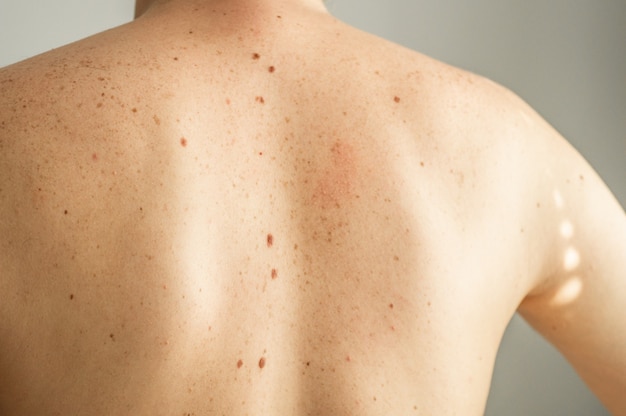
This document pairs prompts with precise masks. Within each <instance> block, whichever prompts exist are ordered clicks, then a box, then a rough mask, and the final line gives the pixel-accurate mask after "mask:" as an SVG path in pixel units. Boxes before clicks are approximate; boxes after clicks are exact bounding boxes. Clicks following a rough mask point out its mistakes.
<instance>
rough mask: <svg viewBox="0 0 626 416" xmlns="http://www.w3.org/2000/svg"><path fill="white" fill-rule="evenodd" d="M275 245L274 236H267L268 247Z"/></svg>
mask: <svg viewBox="0 0 626 416" xmlns="http://www.w3.org/2000/svg"><path fill="white" fill-rule="evenodd" d="M273 245H274V236H273V235H272V234H268V235H267V247H272V246H273Z"/></svg>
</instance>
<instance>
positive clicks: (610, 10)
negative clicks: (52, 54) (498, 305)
mask: <svg viewBox="0 0 626 416" xmlns="http://www.w3.org/2000/svg"><path fill="white" fill-rule="evenodd" d="M328 7H329V10H330V11H331V12H332V13H333V14H334V15H335V16H337V17H339V18H340V19H341V20H344V21H345V22H347V23H350V24H352V25H354V26H356V27H359V28H362V29H364V30H367V31H369V32H372V33H375V34H378V35H380V36H382V37H385V38H387V39H390V40H392V41H395V42H397V43H400V44H402V45H404V46H407V47H409V48H412V49H415V50H418V51H420V52H423V53H426V54H428V55H431V56H433V57H435V58H438V59H441V60H443V61H445V62H448V63H451V64H453V65H456V66H460V67H462V68H465V69H469V70H471V71H474V72H476V73H479V74H481V75H485V76H487V77H489V78H491V79H493V80H495V81H497V82H499V83H501V84H504V85H505V86H507V87H509V88H511V89H512V90H513V91H515V92H517V93H518V94H519V95H521V96H522V97H523V98H524V99H525V100H526V101H528V102H529V103H530V104H531V105H532V106H533V107H534V108H535V109H537V110H538V111H539V112H540V113H541V114H542V115H543V116H544V117H545V118H546V119H547V120H548V121H549V122H550V123H551V124H552V125H554V126H555V127H556V128H557V129H558V130H559V131H560V132H561V133H563V134H564V135H565V137H567V138H568V140H569V141H570V142H571V143H572V144H573V145H574V146H575V147H576V148H577V149H578V150H579V151H580V152H581V153H582V154H583V155H584V156H585V158H586V159H587V160H588V161H589V162H590V163H591V164H592V165H593V166H594V167H595V168H596V170H597V171H598V172H599V173H600V175H601V176H602V177H603V178H604V180H605V181H606V182H607V184H608V185H609V187H610V188H611V189H612V190H613V192H614V193H615V195H616V196H617V197H618V199H619V200H620V201H621V203H622V206H626V1H623V0H472V1H463V0H436V1H435V0H429V1H426V0H329V1H328ZM133 9H134V2H133V0H55V1H49V0H0V67H2V66H5V65H9V64H11V63H13V62H17V61H19V60H22V59H25V58H28V57H30V56H33V55H35V54H38V53H41V52H44V51H47V50H49V49H51V48H54V47H58V46H61V45H63V44H66V43H69V42H72V41H75V40H78V39H80V38H83V37H85V36H88V35H90V34H93V33H96V32H99V31H102V30H105V29H108V28H111V27H114V26H117V25H120V24H123V23H126V22H128V21H130V20H131V18H132V13H133ZM460 347H461V348H462V346H460ZM625 394H626V393H625ZM486 414H487V415H494V416H495V415H506V416H517V415H520V416H521V415H524V416H529V415H538V416H542V415H546V416H548V415H550V416H559V415H568V416H577V415H580V416H582V415H585V416H589V415H608V413H607V412H606V411H605V410H604V409H603V407H602V406H601V405H600V404H599V403H598V402H597V400H596V399H595V398H594V397H593V395H592V394H591V393H590V392H589V391H588V390H587V388H586V387H585V386H584V384H583V383H582V382H581V381H580V380H579V379H578V377H577V376H576V374H575V373H574V372H573V370H572V369H571V368H570V367H569V365H568V364H567V363H566V362H565V361H564V360H563V359H562V358H561V357H560V355H559V354H558V353H557V352H556V351H555V350H554V349H553V348H552V347H551V346H549V345H548V344H547V343H546V342H545V341H543V340H542V339H541V338H539V337H538V336H537V335H536V334H535V333H534V332H533V331H532V330H531V329H529V328H528V326H527V325H526V324H525V323H524V322H523V321H522V320H521V319H519V318H517V317H516V318H514V319H513V321H512V322H511V325H510V326H509V329H508V330H507V333H506V334H505V337H504V340H503V343H502V347H501V349H500V353H499V355H498V360H497V362H496V369H495V373H494V379H493V383H492V390H491V394H490V397H489V402H488V406H487V412H486Z"/></svg>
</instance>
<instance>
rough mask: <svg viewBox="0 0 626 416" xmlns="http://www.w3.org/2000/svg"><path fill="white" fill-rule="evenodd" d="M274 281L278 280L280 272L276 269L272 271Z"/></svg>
mask: <svg viewBox="0 0 626 416" xmlns="http://www.w3.org/2000/svg"><path fill="white" fill-rule="evenodd" d="M272 279H274V280H276V279H278V271H277V270H276V269H272Z"/></svg>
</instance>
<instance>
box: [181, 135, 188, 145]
mask: <svg viewBox="0 0 626 416" xmlns="http://www.w3.org/2000/svg"><path fill="white" fill-rule="evenodd" d="M180 145H181V146H182V147H187V139H185V138H184V137H181V138H180Z"/></svg>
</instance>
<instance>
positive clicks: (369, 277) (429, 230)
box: [0, 2, 552, 414]
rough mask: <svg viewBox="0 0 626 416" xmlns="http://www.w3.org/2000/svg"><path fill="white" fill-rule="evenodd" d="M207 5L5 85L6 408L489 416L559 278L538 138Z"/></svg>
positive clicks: (393, 61) (414, 60) (369, 61)
mask: <svg viewBox="0 0 626 416" xmlns="http://www.w3.org/2000/svg"><path fill="white" fill-rule="evenodd" d="M172 4H173V3H172ZM185 4H186V3H181V6H183V7H180V8H174V7H171V8H170V6H169V5H168V4H167V3H165V4H164V5H162V6H160V7H159V8H155V9H154V10H151V11H150V12H148V14H146V15H145V16H144V17H143V18H141V19H139V20H137V21H136V22H135V23H132V24H130V25H127V26H124V27H121V28H118V29H115V30H113V31H110V32H107V33H105V34H102V35H98V36H96V37H94V38H91V39H88V40H86V41H83V42H81V43H78V44H75V45H72V46H69V47H66V48H64V49H61V50H59V51H56V52H53V53H51V54H47V55H44V56H41V57H39V58H36V59H35V60H31V61H27V62H26V63H23V64H19V65H17V66H14V67H10V68H8V69H6V70H5V71H4V72H3V73H2V79H1V81H0V82H2V83H3V84H2V89H3V97H4V98H3V100H4V102H6V103H8V104H11V105H12V107H14V108H13V109H12V110H14V111H11V112H8V113H7V114H8V116H7V115H5V114H3V115H2V116H3V119H2V121H3V122H4V123H3V125H2V129H3V130H2V131H1V133H0V134H2V136H1V138H2V140H1V141H0V144H1V145H2V147H3V149H2V156H0V157H2V159H1V165H0V166H2V169H3V170H4V171H5V172H7V174H6V175H5V174H3V175H2V178H1V179H0V181H2V182H1V183H0V189H2V190H3V192H2V193H1V194H0V198H1V199H0V209H1V210H2V211H1V212H2V218H11V221H4V222H2V223H1V224H2V234H1V235H2V236H3V237H0V247H2V251H1V252H2V253H3V254H2V255H0V256H1V257H0V264H1V265H2V266H3V267H2V268H1V270H2V275H0V285H2V289H3V292H4V293H10V294H11V296H10V297H9V298H8V300H7V301H6V302H3V304H2V306H0V314H1V318H2V322H3V324H2V325H3V326H2V333H3V336H2V337H1V340H0V368H2V373H3V374H8V377H3V380H2V381H1V382H0V383H4V384H0V394H2V396H0V397H1V401H0V409H2V410H3V411H4V410H6V413H9V414H46V413H55V412H59V413H68V414H80V413H87V414H124V413H134V414H137V413H138V414H247V413H252V414H363V413H364V414H411V413H415V414H453V413H463V414H480V413H481V412H482V409H483V406H484V400H485V399H486V394H487V390H488V387H489V378H490V374H491V370H492V366H493V360H494V358H495V353H496V350H497V347H498V343H499V340H500V337H501V335H502V332H503V331H504V328H505V326H506V324H507V322H508V320H509V319H510V317H511V315H512V314H513V313H514V311H515V309H516V308H517V306H518V305H519V303H520V302H521V301H522V299H523V298H524V297H525V296H526V295H527V294H528V293H529V292H530V291H531V289H533V288H534V287H535V285H536V284H537V281H538V277H539V276H540V275H542V274H543V273H544V272H545V270H544V269H545V268H547V267H548V266H547V265H546V264H545V262H544V260H543V259H535V258H534V257H532V256H531V254H530V252H529V249H528V248H527V241H528V239H530V238H531V237H533V236H535V235H536V234H538V231H537V229H539V228H541V224H540V223H539V222H538V221H537V220H535V219H534V215H535V214H534V213H535V212H536V209H537V207H536V204H539V205H542V206H543V209H549V208H548V203H547V202H545V201H544V200H542V201H540V202H537V201H536V200H534V199H533V200H532V201H530V200H528V199H527V198H526V197H527V196H528V195H529V194H530V193H531V191H530V189H531V185H530V184H526V182H525V180H523V178H522V173H524V172H525V169H526V167H525V166H524V164H523V162H522V161H520V159H517V158H516V156H515V154H516V150H517V149H518V147H516V146H521V145H520V143H519V140H517V139H518V136H519V135H521V134H522V132H524V131H530V130H533V129H534V128H536V127H533V125H534V124H536V123H537V121H535V120H534V119H533V117H535V116H534V115H533V114H532V113H531V112H530V111H529V110H527V109H525V107H522V106H521V104H517V103H516V100H515V98H514V97H512V96H511V95H509V94H508V93H506V92H505V91H502V90H501V89H500V88H499V87H496V86H493V85H491V84H490V83H488V82H487V81H484V80H482V79H480V78H478V77H475V76H472V75H468V74H465V73H463V72H462V71H459V70H455V69H451V68H449V67H446V66H444V65H443V64H440V63H437V62H434V61H432V60H430V59H428V58H425V57H422V56H420V55H417V54H414V53H412V52H408V51H405V50H403V49H401V48H399V47H396V46H392V45H390V44H388V43H385V42H383V41H380V40H377V39H375V38H373V37H370V36H369V35H365V34H362V33H359V32H357V31H354V30H352V29H349V28H347V27H346V26H344V25H342V24H340V23H338V22H336V21H335V20H333V19H332V18H331V17H330V16H328V15H327V14H325V13H323V12H322V11H319V10H313V9H310V8H309V7H303V6H298V5H296V3H293V4H290V5H287V4H283V5H281V7H280V8H274V7H270V6H266V5H264V3H262V2H259V3H258V4H257V6H255V7H252V8H245V7H244V4H243V3H241V4H239V5H238V4H237V3H232V5H229V6H226V5H224V4H218V5H216V6H209V7H205V6H200V5H193V4H192V3H189V7H185ZM5 91H8V92H7V93H6V95H5V94H4V92H5ZM42 92H45V93H42ZM3 105H4V104H3ZM515 106H520V108H524V111H527V113H526V114H525V115H524V114H522V115H519V114H517V113H515V112H514V111H512V110H509V108H515V109H516V110H517V107H515ZM498 117H499V118H500V119H498ZM506 121H508V122H506ZM516 123H517V124H518V125H515V124H516ZM504 126H507V127H506V128H505V127H504ZM510 126H511V127H510ZM537 130H539V128H537ZM505 154H509V156H508V158H509V159H508V160H506V161H507V162H508V163H507V164H506V165H505V164H504V163H501V161H502V160H503V158H504V155H505ZM510 154H513V156H510ZM497 162H500V163H497ZM507 189H508V191H507ZM511 189H514V190H515V191H512V190H511ZM550 191H551V190H550ZM536 192H537V195H536V196H538V197H542V196H543V197H545V199H546V200H547V199H548V197H552V195H551V194H549V193H548V192H547V191H545V192H544V190H541V189H540V190H538V191H536ZM542 193H543V194H542ZM533 196H535V195H534V194H533ZM530 206H532V208H533V210H530V209H529V207H530ZM493 212H498V218H493V215H492V214H493ZM496 236H497V237H498V239H496V238H495V237H496ZM550 243H551V242H550V241H546V242H544V243H540V244H539V246H540V248H541V245H542V244H543V245H545V246H546V247H547V246H548V245H549V244H550ZM546 250H548V249H547V248H546ZM511 253H515V254H511ZM4 334H7V336H4ZM11 357H21V358H20V359H13V358H11Z"/></svg>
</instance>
